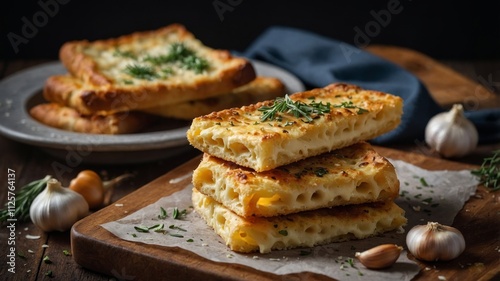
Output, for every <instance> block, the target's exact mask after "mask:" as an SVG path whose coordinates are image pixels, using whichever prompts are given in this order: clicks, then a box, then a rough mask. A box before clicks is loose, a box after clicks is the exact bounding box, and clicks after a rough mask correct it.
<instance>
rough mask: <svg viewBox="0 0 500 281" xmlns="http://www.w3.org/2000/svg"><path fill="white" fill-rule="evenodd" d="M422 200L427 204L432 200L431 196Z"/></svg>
mask: <svg viewBox="0 0 500 281" xmlns="http://www.w3.org/2000/svg"><path fill="white" fill-rule="evenodd" d="M422 201H423V202H426V203H428V204H430V203H431V202H432V198H431V197H429V198H426V199H424V200H422Z"/></svg>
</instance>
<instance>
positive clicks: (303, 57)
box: [242, 26, 500, 144]
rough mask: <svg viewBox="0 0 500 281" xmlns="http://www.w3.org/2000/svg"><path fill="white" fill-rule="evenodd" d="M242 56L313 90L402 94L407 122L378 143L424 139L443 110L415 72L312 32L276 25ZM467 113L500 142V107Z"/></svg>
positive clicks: (483, 136)
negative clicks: (349, 88) (336, 86)
mask: <svg viewBox="0 0 500 281" xmlns="http://www.w3.org/2000/svg"><path fill="white" fill-rule="evenodd" d="M242 55H244V56H245V57H248V58H253V59H258V60H262V61H266V62H269V63H271V64H274V65H277V66H280V67H282V68H284V69H286V70H288V71H290V72H291V73H293V74H295V75H296V76H297V77H298V78H300V79H301V80H302V81H303V82H304V83H305V85H306V87H308V88H311V87H314V88H316V87H324V86H326V85H328V84H331V83H335V82H344V83H350V84H355V85H358V86H360V87H362V88H364V89H369V90H378V91H382V92H387V93H391V94H394V95H398V96H400V97H402V98H403V100H404V106H403V111H404V113H403V117H402V120H401V124H400V125H399V126H398V128H396V129H395V130H393V131H391V132H389V133H387V134H384V135H382V136H379V137H377V138H375V139H374V140H372V142H373V143H376V144H388V143H404V142H406V143H409V142H410V143H414V142H416V141H421V140H423V139H424V131H425V126H426V125H427V122H428V121H429V119H430V118H431V117H432V116H434V115H435V114H438V113H440V112H442V111H443V109H442V108H441V107H440V106H439V105H438V104H437V103H436V102H435V101H434V100H433V99H432V97H431V95H430V94H429V92H428V91H427V89H426V88H425V86H424V85H423V84H422V83H421V82H420V81H419V79H418V78H417V77H415V76H414V75H413V74H411V73H410V72H408V71H406V70H404V69H403V68H401V67H399V66H397V65H395V64H393V63H391V62H389V61H387V60H384V59H382V58H380V57H377V56H375V55H372V54H370V53H368V52H366V51H363V50H361V49H359V48H357V47H355V46H352V45H349V44H347V43H344V42H341V41H337V40H334V39H331V38H327V37H323V36H320V35H317V34H314V33H311V32H308V31H304V30H299V29H294V28H289V27H280V26H277V27H271V28H269V29H268V30H266V31H265V32H264V33H263V34H262V35H261V36H259V37H258V38H257V39H256V40H255V41H254V42H253V43H252V44H251V45H250V46H249V47H248V48H247V49H246V50H245V52H243V54H242ZM467 117H469V118H470V119H471V120H472V121H473V122H474V123H475V124H476V126H478V127H479V128H478V130H479V133H480V141H481V142H494V141H500V110H499V109H493V110H488V111H487V112H486V111H485V112H482V111H481V112H480V111H475V112H467Z"/></svg>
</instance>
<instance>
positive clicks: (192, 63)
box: [182, 56, 209, 74]
mask: <svg viewBox="0 0 500 281" xmlns="http://www.w3.org/2000/svg"><path fill="white" fill-rule="evenodd" d="M182 65H183V67H184V68H186V69H189V70H192V71H194V73H197V74H198V73H202V72H203V71H205V70H207V69H208V67H209V64H208V61H207V60H206V59H202V58H199V57H197V56H188V57H186V58H184V59H183V60H182Z"/></svg>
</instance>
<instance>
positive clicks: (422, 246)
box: [406, 222, 465, 261]
mask: <svg viewBox="0 0 500 281" xmlns="http://www.w3.org/2000/svg"><path fill="white" fill-rule="evenodd" d="M406 245H407V246H408V250H409V251H410V253H412V254H413V255H414V256H415V257H416V258H417V259H420V260H425V261H437V260H443V261H447V260H452V259H454V258H456V257H458V256H459V255H460V254H461V253H462V252H463V251H464V250H465V239H464V237H463V235H462V233H460V231H459V230H458V229H456V228H454V227H451V226H446V225H441V224H439V223H437V222H428V223H427V225H417V226H414V227H413V228H412V229H411V230H410V231H408V234H407V235H406Z"/></svg>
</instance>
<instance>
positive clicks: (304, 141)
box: [187, 84, 403, 172]
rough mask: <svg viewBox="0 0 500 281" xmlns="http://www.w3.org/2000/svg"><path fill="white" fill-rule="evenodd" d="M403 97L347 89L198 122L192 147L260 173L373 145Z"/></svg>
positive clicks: (392, 123)
mask: <svg viewBox="0 0 500 281" xmlns="http://www.w3.org/2000/svg"><path fill="white" fill-rule="evenodd" d="M402 111H403V101H402V99H401V98H400V97H397V96H394V95H391V94H387V93H382V92H377V91H370V90H363V89H361V88H360V87H357V86H354V85H347V84H331V85H328V86H326V87H324V88H318V89H313V90H310V91H305V92H301V93H296V94H293V95H291V96H290V97H288V96H286V97H285V98H281V99H279V98H278V99H276V100H274V101H273V100H269V101H265V102H260V103H256V104H252V105H249V106H243V107H241V108H231V109H227V110H222V111H218V112H213V113H211V114H208V115H204V116H200V117H198V118H195V119H194V120H193V122H192V124H191V127H190V128H189V130H188V132H187V138H188V140H189V142H190V143H191V145H192V146H194V147H195V148H197V149H199V150H201V151H203V152H205V153H208V154H210V155H213V156H216V157H219V158H221V159H224V160H227V161H231V162H234V163H236V164H238V165H241V166H244V167H248V168H252V169H254V170H255V171H258V172H262V171H268V170H271V169H274V168H276V167H279V166H282V165H286V164H290V163H293V162H296V161H299V160H302V159H306V158H308V157H311V156H315V155H319V154H322V153H325V152H328V151H331V150H334V149H338V148H342V147H346V146H349V145H351V144H354V143H357V142H359V141H364V140H369V139H371V138H374V137H377V136H379V135H381V134H384V133H386V132H389V131H391V130H392V129H394V128H396V127H397V126H398V125H399V123H400V121H401V115H402Z"/></svg>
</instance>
